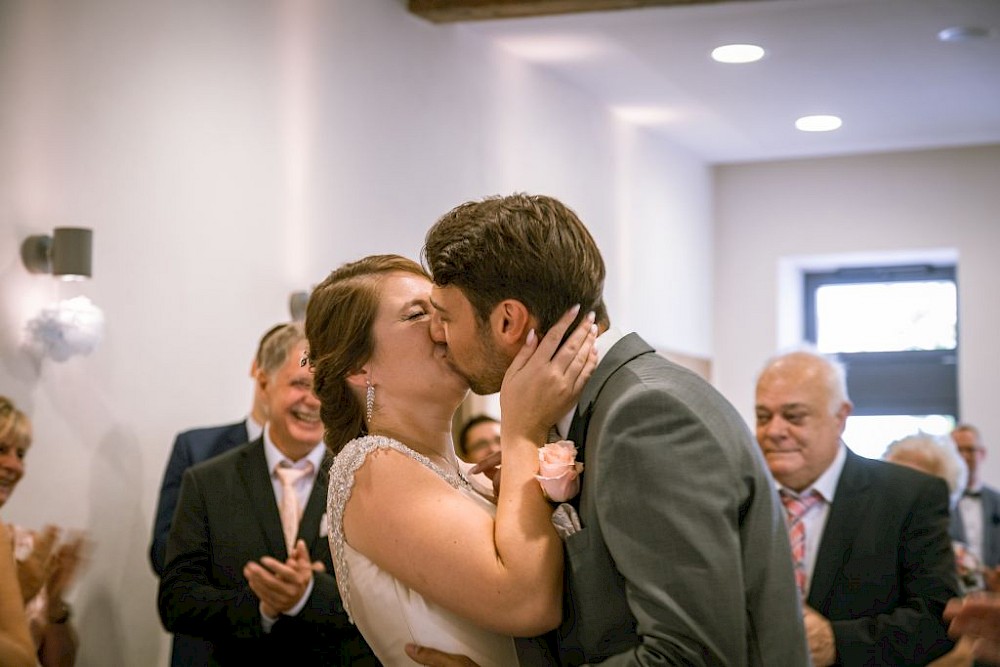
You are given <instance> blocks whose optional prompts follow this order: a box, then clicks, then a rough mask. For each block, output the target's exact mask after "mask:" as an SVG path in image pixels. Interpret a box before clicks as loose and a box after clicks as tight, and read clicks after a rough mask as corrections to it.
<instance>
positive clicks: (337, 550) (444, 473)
mask: <svg viewBox="0 0 1000 667" xmlns="http://www.w3.org/2000/svg"><path fill="white" fill-rule="evenodd" d="M376 449H392V450H395V451H397V452H399V453H400V454H404V455H406V456H408V457H410V458H411V459H413V460H414V461H417V462H418V463H420V464H422V465H424V466H425V467H427V468H429V469H431V470H432V471H433V472H434V473H435V474H437V476H438V477H440V478H441V479H443V480H444V481H446V482H448V484H450V485H451V486H452V487H453V488H456V489H459V488H465V489H469V490H470V491H472V490H474V489H473V488H472V485H471V484H470V483H469V481H468V480H467V479H465V477H464V476H462V474H461V472H459V473H454V472H450V471H448V470H445V469H444V468H442V467H441V466H439V465H437V464H436V463H434V462H433V461H431V460H430V459H429V458H427V457H426V456H424V455H423V454H421V453H420V452H415V451H413V450H412V449H410V448H409V447H407V446H406V445H404V444H403V443H401V442H399V441H398V440H395V439H393V438H389V437H387V436H384V435H366V436H363V437H361V438H355V439H354V440H351V441H350V442H349V443H347V444H346V445H344V448H343V449H342V450H341V451H340V453H339V454H337V456H336V458H334V460H333V465H331V466H330V488H329V491H328V493H327V503H326V504H327V514H328V518H329V521H330V537H329V540H330V551H331V553H332V555H333V563H334V565H335V566H336V567H335V571H336V575H337V576H336V579H337V588H338V589H339V590H340V599H341V602H343V604H344V611H346V612H347V617H348V618H349V619H350V621H351V623H353V622H354V619H353V618H352V617H351V609H350V592H351V590H350V581H349V576H348V571H347V557H346V556H345V555H344V508H345V507H346V506H347V501H348V500H349V499H350V497H351V491H352V489H353V488H354V474H355V473H356V472H357V471H358V470H359V469H360V468H361V466H362V465H364V463H365V459H367V458H368V455H369V454H371V453H372V452H373V451H375V450H376Z"/></svg>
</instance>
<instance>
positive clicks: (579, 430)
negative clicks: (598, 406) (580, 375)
mask: <svg viewBox="0 0 1000 667" xmlns="http://www.w3.org/2000/svg"><path fill="white" fill-rule="evenodd" d="M650 352H653V348H651V347H650V346H649V345H648V344H647V343H646V341H644V340H643V339H642V338H640V337H639V335H638V334H634V333H631V334H628V335H627V336H624V337H622V339H621V340H619V341H618V342H617V343H615V344H614V345H613V346H612V347H611V349H610V350H608V353H607V354H605V355H604V358H603V359H601V363H599V364H597V368H595V369H594V374H593V375H592V376H591V377H590V380H588V381H587V385H586V386H585V387H584V388H583V392H582V393H581V394H580V402H579V403H578V404H577V407H576V413H575V414H574V415H573V421H572V422H571V423H570V426H569V438H568V439H569V440H572V441H573V443H574V444H575V445H576V448H577V451H578V456H579V458H580V460H581V461H586V458H585V457H584V445H585V444H586V442H587V427H588V426H589V425H590V415H591V412H592V411H593V409H594V403H596V402H597V397H598V396H600V394H601V390H602V389H604V385H605V384H607V382H608V380H610V379H611V376H612V375H614V374H615V371H617V370H618V369H619V368H621V367H622V366H624V365H625V364H627V363H628V362H629V361H631V360H633V359H635V358H636V357H638V356H640V355H643V354H648V353H650Z"/></svg>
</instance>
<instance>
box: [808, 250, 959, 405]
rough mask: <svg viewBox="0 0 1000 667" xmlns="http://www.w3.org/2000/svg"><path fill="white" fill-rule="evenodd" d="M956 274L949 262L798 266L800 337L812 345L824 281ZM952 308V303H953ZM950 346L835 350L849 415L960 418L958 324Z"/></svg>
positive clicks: (954, 279)
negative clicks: (843, 376)
mask: <svg viewBox="0 0 1000 667" xmlns="http://www.w3.org/2000/svg"><path fill="white" fill-rule="evenodd" d="M928 280H947V281H951V282H953V283H955V289H956V298H958V297H957V294H958V278H957V271H956V266H955V265H954V264H940V265H931V264H919V265H912V264H911V265H901V266H865V267H850V268H841V269H835V270H826V271H806V272H803V282H802V284H803V290H804V294H803V297H804V308H803V315H804V322H803V325H804V326H803V331H804V338H805V339H806V341H807V342H809V343H810V344H812V345H816V341H817V337H818V336H817V333H818V332H817V326H818V318H817V313H816V291H817V290H818V289H819V288H820V287H823V286H825V285H846V284H861V283H891V282H918V281H928ZM956 310H957V303H956ZM957 317H958V313H957V312H956V338H955V348H954V349H950V350H902V351H892V352H838V353H836V354H835V356H836V358H837V359H838V360H839V361H840V362H841V363H843V364H844V366H845V368H846V370H847V390H848V395H849V396H850V397H851V401H852V403H854V411H853V414H854V415H858V416H878V415H933V414H939V415H946V416H951V417H953V418H954V419H955V420H958V419H959V418H960V414H959V409H960V404H959V396H958V355H959V346H960V342H959V337H958V330H959V327H960V326H961V322H960V321H959V320H958V319H957Z"/></svg>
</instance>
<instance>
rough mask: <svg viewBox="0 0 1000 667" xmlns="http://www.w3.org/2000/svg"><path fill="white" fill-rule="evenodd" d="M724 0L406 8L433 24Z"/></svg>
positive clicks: (520, 0)
mask: <svg viewBox="0 0 1000 667" xmlns="http://www.w3.org/2000/svg"><path fill="white" fill-rule="evenodd" d="M724 1H725V0H409V10H410V12H412V13H413V14H416V15H417V16H421V17H423V18H425V19H427V20H428V21H432V22H434V23H456V22H459V21H486V20H489V19H509V18H517V17H527V16H549V15H553V14H573V13H579V12H603V11H610V10H614V9H636V8H639V7H668V6H678V5H702V4H713V3H718V2H724Z"/></svg>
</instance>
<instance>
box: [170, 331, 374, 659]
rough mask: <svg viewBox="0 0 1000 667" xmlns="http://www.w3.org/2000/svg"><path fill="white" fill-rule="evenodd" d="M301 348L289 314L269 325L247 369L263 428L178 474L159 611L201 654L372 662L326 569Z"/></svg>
mask: <svg viewBox="0 0 1000 667" xmlns="http://www.w3.org/2000/svg"><path fill="white" fill-rule="evenodd" d="M304 354H305V336H304V334H303V331H302V327H301V325H300V324H297V323H294V324H288V325H285V326H284V327H282V328H281V329H280V330H279V331H277V332H276V333H275V334H274V335H272V336H271V337H270V338H269V339H268V341H267V342H266V343H265V345H264V349H263V352H262V354H261V367H260V369H259V371H258V373H257V382H258V384H259V387H260V390H261V392H262V393H263V395H264V397H265V402H266V405H267V413H268V422H267V425H266V426H265V429H264V433H263V435H262V436H261V437H260V438H258V439H256V440H255V441H253V442H250V443H247V444H245V445H243V446H241V447H238V448H236V449H234V450H232V451H230V452H227V453H225V454H223V455H221V456H218V457H216V458H214V459H211V460H209V461H205V462H203V463H201V464H199V465H196V466H194V467H192V468H190V469H189V470H188V471H187V472H185V473H184V480H183V482H182V484H181V492H180V499H179V501H178V504H177V511H176V515H175V517H174V521H173V526H172V527H171V530H170V537H169V540H168V542H167V553H166V565H165V569H164V572H163V577H162V579H161V581H160V589H159V610H160V617H161V619H162V620H163V624H164V627H166V628H167V629H168V630H170V631H172V632H182V633H185V634H189V635H194V636H198V637H202V638H204V639H206V640H208V641H210V642H211V643H212V653H211V656H210V660H209V664H210V665H237V664H240V665H242V664H295V665H302V666H307V665H316V666H321V665H322V666H323V667H331V666H336V665H350V664H359V665H364V664H369V665H375V664H377V663H376V662H375V659H374V657H373V656H372V654H371V652H370V650H369V649H368V647H367V645H366V644H365V643H364V640H363V639H362V638H361V635H360V634H359V633H358V631H357V630H356V629H355V628H354V626H353V625H351V623H350V622H349V621H348V619H347V615H346V614H345V613H344V610H343V606H342V605H341V602H340V598H339V595H338V593H337V584H336V581H335V579H334V577H333V575H332V574H331V573H332V571H333V568H332V563H331V562H330V549H329V545H328V543H327V538H326V534H325V532H326V521H325V512H324V509H325V501H326V491H327V489H326V483H327V477H326V467H327V465H326V463H325V462H324V458H325V453H326V452H325V447H324V445H323V444H322V442H321V438H322V434H323V425H322V422H321V421H320V418H319V402H318V401H317V400H316V397H315V396H314V395H313V393H312V375H311V373H310V372H309V369H308V368H305V367H302V366H301V365H300V363H299V360H300V358H302V356H303V355H304ZM286 472H294V473H295V475H296V476H297V477H298V480H297V481H294V482H289V484H290V485H291V486H286V485H283V484H282V482H281V479H282V478H283V477H284V476H285V473H286ZM288 503H291V505H288V507H292V508H294V507H302V508H304V510H302V511H301V512H297V511H294V510H292V511H289V512H286V511H285V509H286V505H287V504H288ZM279 508H281V509H280V511H281V513H282V514H279ZM283 514H285V515H288V517H287V521H286V518H283V517H282V515H283ZM296 524H297V525H296ZM265 554H266V555H265ZM262 555H263V557H262Z"/></svg>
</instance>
